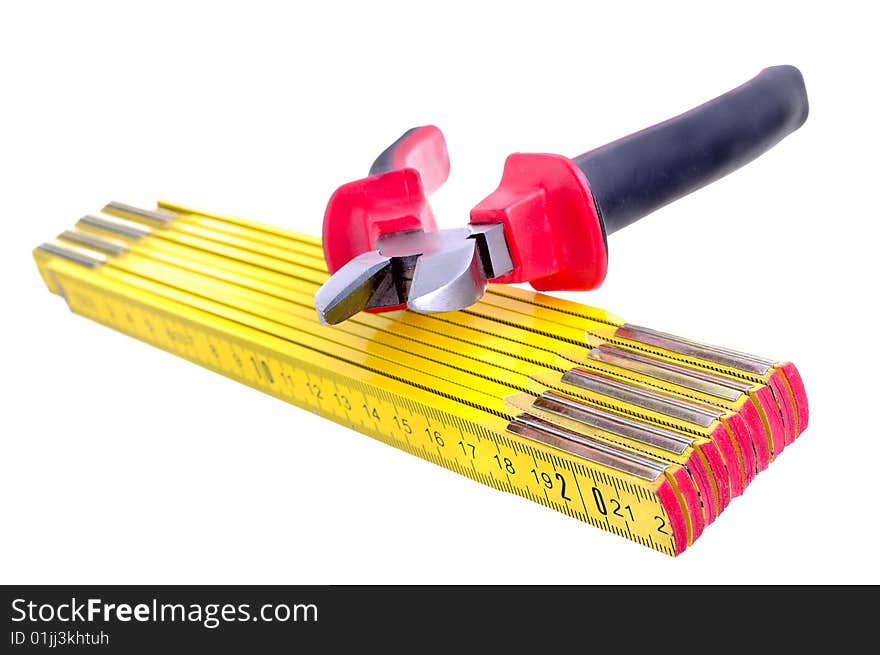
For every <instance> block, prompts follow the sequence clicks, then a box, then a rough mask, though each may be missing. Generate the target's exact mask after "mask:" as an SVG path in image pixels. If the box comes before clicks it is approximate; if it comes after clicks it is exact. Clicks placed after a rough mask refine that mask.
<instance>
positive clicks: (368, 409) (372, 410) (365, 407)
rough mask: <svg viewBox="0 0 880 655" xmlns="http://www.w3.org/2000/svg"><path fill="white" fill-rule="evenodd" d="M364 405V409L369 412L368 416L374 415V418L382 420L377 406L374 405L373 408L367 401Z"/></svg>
mask: <svg viewBox="0 0 880 655" xmlns="http://www.w3.org/2000/svg"><path fill="white" fill-rule="evenodd" d="M362 407H363V408H364V411H365V412H366V413H367V415H368V416H372V417H373V418H374V419H376V420H377V421H381V420H382V419H381V417H380V416H379V412H377V411H376V408H375V407H373V408H372V409H371V408H370V406H369V405H367V403H364V404H363V405H362Z"/></svg>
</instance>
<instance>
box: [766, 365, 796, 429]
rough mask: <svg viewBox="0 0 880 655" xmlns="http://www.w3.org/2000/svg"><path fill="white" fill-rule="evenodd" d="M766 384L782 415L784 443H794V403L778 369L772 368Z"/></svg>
mask: <svg viewBox="0 0 880 655" xmlns="http://www.w3.org/2000/svg"><path fill="white" fill-rule="evenodd" d="M767 386H769V387H770V390H771V391H772V392H773V397H774V398H775V399H776V406H777V407H778V408H779V414H780V416H782V427H783V428H784V429H785V445H786V446H788V445H789V444H792V443H794V438H795V437H796V436H797V435H796V434H795V433H794V424H795V418H794V412H795V409H794V405H793V404H792V399H791V394H789V393H788V389H786V388H785V382H783V381H782V376H781V375H780V374H779V371H777V370H775V369H774V370H773V372H772V373H771V374H770V378H769V379H768V380H767Z"/></svg>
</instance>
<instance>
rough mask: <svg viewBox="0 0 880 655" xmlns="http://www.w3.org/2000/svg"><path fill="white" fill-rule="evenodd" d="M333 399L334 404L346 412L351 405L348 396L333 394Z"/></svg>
mask: <svg viewBox="0 0 880 655" xmlns="http://www.w3.org/2000/svg"><path fill="white" fill-rule="evenodd" d="M333 397H334V398H336V404H337V405H339V406H340V407H344V408H345V411H348V410H350V409H351V403H350V402H349V400H348V396H344V395H342V394H338V393H334V394H333Z"/></svg>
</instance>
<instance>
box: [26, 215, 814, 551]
mask: <svg viewBox="0 0 880 655" xmlns="http://www.w3.org/2000/svg"><path fill="white" fill-rule="evenodd" d="M34 256H35V258H36V261H37V265H38V267H39V270H40V273H41V274H42V276H43V279H44V280H45V282H46V285H47V286H48V287H49V290H50V291H52V292H53V293H57V294H59V295H61V296H62V297H63V298H64V299H65V300H66V301H67V303H68V305H69V306H70V309H71V310H73V311H74V312H76V313H77V314H81V315H83V316H86V317H88V318H91V319H93V320H95V321H97V322H99V323H103V324H104V325H107V326H109V327H112V328H114V329H117V330H119V331H121V332H124V333H126V334H129V335H131V336H133V337H136V338H138V339H141V340H143V341H146V342H148V343H151V344H153V345H156V346H158V347H160V348H163V349H165V350H167V351H169V352H172V353H175V354H177V355H180V356H181V357H184V358H186V359H189V360H191V361H193V362H196V363H198V364H201V365H202V366H205V367H207V368H210V369H212V370H215V371H217V372H218V373H222V374H224V375H226V376H229V377H231V378H233V379H235V380H238V381H239V382H242V383H244V384H248V385H250V386H253V387H256V388H258V389H260V390H262V391H265V392H267V393H270V394H272V395H274V396H277V397H279V398H281V399H283V400H286V401H288V402H290V403H293V404H294V405H298V406H300V407H304V408H307V409H309V410H311V411H314V412H317V413H318V414H321V415H322V416H325V417H326V418H329V419H331V420H333V421H336V422H337V423H340V424H342V425H346V426H348V427H351V428H353V429H355V430H358V431H360V432H363V433H365V434H367V435H370V436H372V437H375V438H377V439H379V440H381V441H384V442H385V443H388V444H390V445H392V446H395V447H397V448H400V449H402V450H405V451H407V452H409V453H412V454H413V455H417V456H419V457H422V458H425V459H427V460H429V461H431V462H434V463H435V464H438V465H440V466H444V467H446V468H448V469H451V470H453V471H456V472H458V473H460V474H462V475H465V476H468V477H470V478H472V479H474V480H477V481H479V482H482V483H483V484H486V485H489V486H491V487H494V488H496V489H501V490H503V491H508V492H511V493H515V494H518V495H520V496H523V497H525V498H529V499H531V500H533V501H535V502H538V503H541V504H542V505H546V506H548V507H552V508H553V509H556V510H558V511H560V512H563V513H565V514H568V515H569V516H573V517H576V518H578V519H580V520H582V521H586V522H587V523H590V524H592V525H594V526H596V527H599V528H602V529H604V530H609V531H611V532H614V533H615V534H618V535H620V536H622V537H626V538H628V539H632V540H633V541H636V542H638V543H641V544H644V545H645V546H649V547H651V548H654V549H656V550H659V551H662V552H664V553H667V554H670V555H677V554H678V553H681V552H682V551H684V550H685V548H687V547H688V546H690V545H691V544H693V542H694V541H695V540H696V539H697V538H698V537H699V536H700V534H701V533H702V531H703V529H704V528H705V527H706V526H707V525H709V524H710V523H712V521H714V520H715V518H716V517H717V516H718V515H719V514H720V513H721V512H722V511H723V510H724V508H725V507H726V506H727V504H728V503H729V502H730V500H731V499H732V498H734V497H736V496H738V495H740V494H742V493H743V491H744V490H745V488H746V487H747V486H748V485H749V483H750V482H751V481H752V480H753V479H754V477H755V475H756V474H757V473H758V472H760V471H762V470H764V469H766V468H767V466H768V465H769V464H770V462H772V461H773V460H774V459H775V458H776V457H778V455H779V454H780V453H781V452H782V450H783V449H784V448H785V447H786V446H788V445H789V444H791V443H792V442H793V441H794V439H795V438H796V437H797V436H798V435H799V434H800V433H801V432H803V430H804V429H805V428H806V426H807V422H808V416H809V414H808V406H807V398H806V395H805V392H804V387H803V384H802V381H801V378H800V375H799V374H798V372H797V369H796V368H795V367H794V366H793V365H792V364H791V363H788V362H776V361H773V360H767V359H762V358H759V357H754V356H751V355H746V354H743V353H738V352H734V351H731V350H728V349H725V348H719V347H715V346H708V345H704V344H700V343H696V342H693V341H689V340H687V339H682V338H679V337H674V336H672V335H668V334H664V333H662V332H657V331H655V330H650V329H648V328H643V327H639V326H635V325H630V324H628V323H626V322H625V321H623V320H622V319H620V318H619V317H617V316H614V315H613V314H610V313H608V312H605V311H603V310H600V309H596V308H593V307H587V306H584V305H580V304H577V303H573V302H569V301H565V300H560V299H558V298H554V297H551V296H546V295H542V294H539V293H534V292H531V291H525V290H521V289H518V288H515V287H510V286H494V287H490V289H489V291H488V292H487V293H486V295H485V296H484V298H483V299H482V300H481V301H480V302H478V303H477V304H475V305H473V306H472V307H469V308H468V309H466V310H464V311H460V312H453V313H447V314H434V315H422V314H416V313H413V312H405V311H401V312H393V313H386V314H368V313H362V314H360V315H358V316H356V317H354V318H353V319H352V320H349V321H346V322H344V323H341V324H339V325H336V326H326V325H322V324H321V323H320V321H319V320H318V317H317V314H316V312H315V308H314V293H315V291H316V290H317V288H318V287H319V286H320V285H321V284H322V283H323V282H324V281H325V280H326V278H327V275H328V274H327V269H326V266H325V264H324V259H323V254H322V250H321V243H320V241H319V240H318V239H316V238H314V237H310V236H305V235H302V234H298V233H295V232H290V231H287V230H283V229H280V228H276V227H272V226H268V225H263V224H260V223H255V222H252V221H248V220H244V219H240V218H232V217H228V216H221V215H215V214H208V213H204V212H199V211H195V210H192V209H189V208H186V207H182V206H179V205H174V204H171V203H165V202H163V203H159V207H158V208H157V209H153V210H145V209H139V208H135V207H131V206H128V205H123V204H121V203H110V204H109V205H107V206H106V207H104V209H103V210H102V211H101V212H99V213H96V214H90V215H88V216H85V217H83V218H82V219H80V220H79V221H78V222H77V223H76V225H75V226H74V227H72V228H71V229H70V230H68V231H65V232H63V233H62V234H60V235H59V236H58V237H57V238H55V239H53V240H51V241H48V242H46V243H44V244H42V245H41V246H39V247H38V248H36V250H35V251H34Z"/></svg>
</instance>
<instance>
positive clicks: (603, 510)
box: [593, 487, 608, 516]
mask: <svg viewBox="0 0 880 655" xmlns="http://www.w3.org/2000/svg"><path fill="white" fill-rule="evenodd" d="M593 500H595V501H596V509H598V510H599V514H601V515H602V516H608V508H607V507H605V499H604V498H602V492H601V491H599V488H598V487H593Z"/></svg>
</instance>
